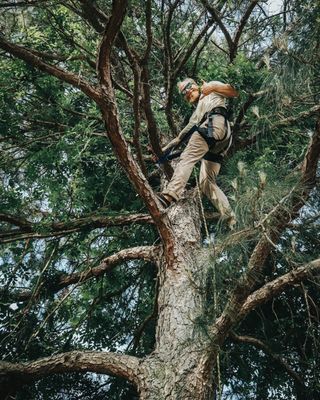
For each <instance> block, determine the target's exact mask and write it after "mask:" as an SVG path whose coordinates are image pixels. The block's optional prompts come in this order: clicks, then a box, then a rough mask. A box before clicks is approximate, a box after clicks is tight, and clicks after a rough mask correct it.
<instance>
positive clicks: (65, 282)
mask: <svg viewBox="0 0 320 400" xmlns="http://www.w3.org/2000/svg"><path fill="white" fill-rule="evenodd" d="M160 249H161V247H159V246H137V247H132V248H130V249H124V250H121V251H119V252H118V253H115V254H113V255H111V256H109V257H106V258H105V259H104V260H102V262H101V263H100V265H98V266H97V267H94V268H90V269H87V270H85V271H82V272H77V273H73V274H70V275H61V276H60V277H59V279H58V281H57V282H56V283H55V284H54V285H52V282H51V285H50V293H57V292H59V291H60V290H61V289H63V288H65V287H67V286H70V285H74V284H76V283H77V284H78V285H79V284H83V283H84V282H87V281H88V280H89V279H92V278H98V277H101V276H103V275H104V274H106V273H108V272H110V271H112V270H113V269H114V268H115V267H116V266H117V265H118V264H120V263H122V262H124V261H128V260H139V259H140V260H146V261H156V260H157V259H158V257H159V253H160ZM49 284H50V282H49ZM43 286H44V287H45V286H46V285H45V284H44V285H43ZM32 293H33V292H32V290H26V289H24V290H16V291H12V292H10V293H8V292H7V291H6V289H4V288H1V287H0V295H1V296H2V297H7V298H8V299H9V300H10V301H26V300H28V299H29V298H30V297H31V296H32Z"/></svg>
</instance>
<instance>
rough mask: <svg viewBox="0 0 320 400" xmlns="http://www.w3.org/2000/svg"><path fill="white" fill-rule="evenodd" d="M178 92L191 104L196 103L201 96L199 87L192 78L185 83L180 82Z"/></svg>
mask: <svg viewBox="0 0 320 400" xmlns="http://www.w3.org/2000/svg"><path fill="white" fill-rule="evenodd" d="M178 90H179V92H180V93H181V94H182V95H183V96H184V97H185V98H186V100H187V101H188V102H189V103H194V102H195V101H197V100H198V98H199V96H200V90H199V86H198V85H197V84H196V82H195V81H194V80H193V79H191V78H187V79H185V80H184V81H182V82H179V83H178Z"/></svg>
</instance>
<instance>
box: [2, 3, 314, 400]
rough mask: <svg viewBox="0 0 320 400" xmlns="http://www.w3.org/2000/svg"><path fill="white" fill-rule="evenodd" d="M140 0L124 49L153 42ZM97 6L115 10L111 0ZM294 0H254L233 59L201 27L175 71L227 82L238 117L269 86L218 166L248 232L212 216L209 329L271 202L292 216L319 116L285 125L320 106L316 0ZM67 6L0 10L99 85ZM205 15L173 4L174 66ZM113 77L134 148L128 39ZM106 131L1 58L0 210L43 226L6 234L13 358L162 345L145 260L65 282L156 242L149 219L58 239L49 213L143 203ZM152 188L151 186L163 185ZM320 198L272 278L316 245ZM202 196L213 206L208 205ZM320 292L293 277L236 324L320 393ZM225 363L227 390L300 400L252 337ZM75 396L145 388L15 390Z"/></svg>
mask: <svg viewBox="0 0 320 400" xmlns="http://www.w3.org/2000/svg"><path fill="white" fill-rule="evenodd" d="M45 3H46V2H45ZM145 3H146V2H143V1H140V0H132V1H131V2H130V7H129V9H128V14H127V16H126V18H125V20H124V23H123V25H122V31H123V33H124V35H125V37H126V39H127V42H128V45H129V46H130V47H131V48H133V49H134V51H135V52H136V53H137V54H139V55H140V56H141V55H142V54H143V53H144V51H145V47H146V31H145V22H146V16H145ZM160 3H161V2H152V35H153V45H152V51H151V53H150V57H149V59H148V67H149V72H150V85H149V88H150V91H151V97H152V109H153V112H154V117H155V120H156V123H157V127H158V129H159V132H160V134H161V137H162V139H163V142H166V141H167V140H168V137H169V136H171V135H172V132H170V128H169V125H168V115H166V112H165V109H166V94H167V93H166V90H167V86H166V85H168V75H167V72H168V70H167V69H166V68H167V67H168V65H167V63H168V60H167V58H166V57H167V56H168V53H167V51H168V49H167V43H166V42H165V39H164V35H165V26H164V23H165V21H166V18H168V15H169V3H170V4H172V2H163V7H164V9H161V4H160ZM66 4H69V5H70V6H71V8H68V7H66V6H65V5H66ZM94 4H96V5H97V6H99V7H100V8H101V11H102V12H104V13H105V14H106V15H109V13H110V8H111V1H109V0H108V1H107V0H99V1H96V2H94ZM219 4H220V5H222V2H217V7H218V6H219ZM287 4H288V7H289V9H290V12H288V15H287V18H288V20H286V21H284V19H283V18H284V17H283V16H281V15H278V16H276V17H270V18H269V17H266V15H265V13H264V12H262V11H261V7H264V3H261V4H259V9H258V8H257V9H255V12H254V13H253V14H252V16H251V18H250V19H249V21H248V25H247V26H246V29H245V31H244V34H243V42H241V46H240V48H239V51H238V54H237V56H236V57H235V59H234V60H233V61H232V63H230V60H229V57H228V55H227V52H228V51H227V44H226V42H225V40H224V37H223V35H222V34H221V32H220V31H219V32H218V33H217V35H216V36H215V35H212V36H210V35H211V31H208V32H207V33H206V35H205V37H204V42H200V44H199V46H197V47H196V49H195V51H194V52H193V53H192V54H191V55H190V57H189V59H188V60H187V62H186V64H185V65H183V66H182V68H181V69H180V70H179V73H178V76H176V77H175V78H174V82H170V84H172V85H173V86H174V85H175V84H176V80H178V79H183V78H184V77H186V76H189V75H192V76H193V77H194V78H195V79H197V80H199V81H200V80H201V79H204V80H206V81H210V80H219V81H222V82H225V83H230V84H232V85H234V86H235V87H236V88H237V89H238V90H239V93H240V96H239V98H237V99H235V100H233V101H231V102H229V106H230V108H231V109H232V111H233V115H234V117H236V116H237V115H238V113H239V112H240V110H241V109H242V106H243V105H244V104H245V102H246V101H247V100H248V99H250V95H251V94H253V93H256V92H259V91H264V92H265V94H264V95H263V96H261V97H257V98H256V100H255V101H254V103H253V106H252V107H250V108H249V109H248V110H247V111H246V113H245V124H244V125H243V126H242V127H241V128H242V129H241V130H240V132H239V134H238V137H237V138H236V139H237V140H238V141H241V140H245V139H247V138H250V137H252V136H253V137H255V138H256V142H255V143H256V144H255V145H254V146H250V147H246V148H245V149H244V150H238V151H237V152H235V153H233V154H230V156H229V157H228V159H227V160H226V162H225V163H224V165H223V167H222V170H221V173H220V175H219V177H218V184H219V186H221V188H222V189H223V190H224V191H225V193H226V194H227V195H228V198H229V199H230V202H231V205H232V207H233V209H234V210H235V213H236V215H237V220H238V225H237V230H239V231H241V230H243V231H250V232H253V234H252V235H250V236H248V237H247V236H244V237H243V238H242V239H241V240H238V241H232V240H230V233H229V232H227V231H226V229H225V227H224V226H223V224H220V223H219V224H218V225H217V224H216V223H212V224H211V225H210V224H209V231H210V234H211V235H212V237H214V239H215V241H216V243H217V244H218V245H224V246H225V247H224V251H223V252H222V253H221V256H220V257H219V258H218V259H215V260H212V265H211V266H210V269H209V273H208V276H207V284H206V292H207V304H206V315H205V318H203V319H201V321H200V323H201V324H206V323H208V322H212V321H213V319H214V317H215V316H217V315H218V313H219V312H220V311H221V310H222V309H223V307H224V305H225V302H226V300H227V298H228V295H229V293H230V288H231V287H232V286H233V285H234V284H235V282H236V281H237V279H238V278H239V276H240V275H241V273H242V272H244V271H245V270H246V267H247V264H248V260H249V257H250V254H251V252H252V249H253V246H254V244H255V243H256V242H257V240H258V239H259V238H261V237H262V235H263V232H264V229H265V228H268V227H269V226H270V223H271V222H272V218H273V213H274V210H278V211H279V210H280V211H281V212H283V213H286V212H287V211H288V209H289V207H290V201H291V198H290V196H289V194H290V192H291V190H292V188H293V187H295V186H297V185H298V182H299V176H300V175H299V168H300V163H301V161H302V159H303V156H304V154H305V150H306V148H307V145H308V142H309V138H310V135H311V133H312V132H313V130H314V118H313V117H309V118H301V119H298V120H297V121H296V122H295V123H294V124H289V125H285V124H283V125H280V124H278V125H277V123H278V122H279V121H281V120H283V119H285V118H289V117H296V116H297V115H298V114H299V113H300V112H302V111H308V110H309V109H310V108H311V107H312V106H314V105H315V104H318V100H319V93H320V91H319V78H318V76H317V71H318V70H319V58H318V50H319V49H318V46H319V43H318V40H319V5H318V4H317V3H316V2H312V1H311V0H310V1H309V0H308V1H304V2H299V1H291V0H290V1H289V2H287ZM223 5H224V7H225V9H223V10H225V11H226V12H227V14H226V16H225V18H226V19H225V21H227V22H226V24H227V27H228V29H229V30H230V31H233V32H235V30H236V29H237V27H238V26H239V21H240V18H241V15H243V12H244V11H245V9H246V7H247V5H248V2H247V1H245V2H240V1H239V2H231V1H228V2H224V3H223ZM73 7H78V5H77V6H75V3H74V2H69V1H66V2H64V4H62V3H60V2H54V3H53V2H48V3H46V4H44V3H43V2H42V3H41V5H39V6H37V5H34V6H33V7H25V8H19V7H14V8H6V9H4V8H3V9H1V10H4V11H3V13H2V15H1V16H0V24H1V29H2V26H3V27H4V28H3V31H4V34H5V36H6V37H7V38H8V39H10V40H11V41H12V42H14V43H19V44H20V45H24V46H26V47H28V48H32V49H33V50H35V51H37V52H42V53H47V54H46V55H45V56H44V59H45V60H46V61H47V62H48V63H51V64H53V65H56V66H58V67H60V68H63V69H65V70H68V71H70V72H73V73H74V74H76V75H77V76H78V77H79V78H84V79H86V80H87V81H88V82H90V83H91V84H92V85H96V84H97V82H98V79H97V74H96V70H95V60H96V57H97V48H98V45H99V41H100V39H101V37H100V35H99V34H98V33H97V32H96V31H95V30H94V29H93V27H92V26H90V21H88V20H87V21H85V20H83V19H82V18H81V16H80V15H79V13H75V12H73V10H74V8H73ZM76 10H78V8H76ZM202 11H203V8H202V5H201V4H200V2H197V1H195V2H191V1H185V2H180V3H179V7H178V8H177V10H176V11H175V12H174V13H173V14H172V26H171V33H174V35H172V34H171V36H170V35H169V36H170V43H171V53H172V55H173V59H174V60H175V61H176V62H178V61H179V60H180V59H181V55H182V54H183V50H184V49H186V48H187V47H188V46H189V45H190V43H191V42H192V40H194V39H195V37H196V35H197V34H198V33H199V32H200V31H201V29H202V28H203V25H204V23H206V21H207V20H206V18H207V17H206V16H204V15H203V13H202ZM80 14H81V13H80ZM296 18H298V23H297V26H296V28H295V30H294V31H293V33H292V34H291V35H290V37H289V38H288V39H283V40H282V41H281V42H275V41H274V39H275V37H278V36H279V35H280V36H281V32H282V31H283V30H284V29H285V25H286V24H287V23H290V22H291V21H292V20H295V19H296ZM193 26H195V27H196V28H195V30H192V29H193ZM215 41H216V42H218V43H215ZM203 43H205V46H203V47H202V51H199V50H200V48H201V46H202V44H203ZM272 43H277V46H278V51H277V53H276V54H275V55H274V56H273V57H272V59H270V58H268V57H265V65H264V67H263V68H260V69H257V68H256V64H257V62H258V61H259V60H260V59H261V56H262V55H263V53H264V49H265V48H266V47H267V46H269V45H270V44H272ZM217 44H218V45H219V46H220V49H219V48H218V47H217V46H216V45H217ZM221 48H222V49H223V51H221ZM279 49H280V50H279ZM53 55H54V56H55V57H53V58H52V57H50V56H53ZM2 56H3V57H2ZM173 69H174V68H173ZM169 72H170V71H169ZM171 72H172V71H171ZM112 76H113V79H114V82H115V83H117V84H120V88H119V87H118V86H116V85H115V94H116V99H117V107H118V109H119V115H120V122H121V127H122V130H123V132H124V135H125V137H126V139H127V140H128V141H129V142H130V143H132V140H133V131H134V115H133V109H132V98H131V97H128V96H127V95H126V94H125V93H124V91H123V90H121V86H122V87H123V88H125V89H126V90H127V91H129V92H131V93H132V91H133V88H134V79H133V73H132V70H131V68H130V67H129V62H128V59H127V57H126V56H125V54H124V52H123V51H122V50H119V49H115V50H114V51H113V66H112ZM141 100H143V99H142V98H141ZM172 100H173V106H172V110H170V111H171V112H172V115H173V116H174V118H175V122H176V124H177V126H180V125H181V126H183V125H184V123H185V120H186V119H188V118H186V117H188V116H190V114H191V113H192V107H190V106H189V105H188V104H186V102H185V101H184V99H183V98H181V96H179V95H178V93H177V90H176V89H175V90H174V92H173V98H172ZM141 114H143V113H141ZM140 128H141V129H140V142H141V147H142V151H143V154H144V155H145V156H149V155H150V154H149V153H148V147H147V146H148V145H149V140H148V132H147V124H146V121H145V120H144V116H143V115H141V126H140ZM104 132H105V127H104V124H103V121H102V118H101V114H100V110H99V109H98V107H97V106H96V105H95V104H94V103H93V102H92V101H90V100H89V99H88V98H87V97H86V96H85V95H84V94H83V93H82V92H80V90H78V89H75V88H72V87H71V86H70V85H67V84H65V83H62V82H61V81H59V80H58V79H56V78H54V77H52V76H49V75H48V74H46V73H44V72H39V71H38V70H36V69H35V68H33V67H31V66H29V65H28V64H26V63H24V62H22V61H19V60H18V59H17V58H14V57H9V56H8V55H7V54H4V53H3V54H1V57H0V153H1V159H0V175H1V181H2V184H1V186H0V199H1V202H0V213H3V214H9V215H12V216H16V217H19V218H21V219H27V220H29V221H30V222H32V223H34V224H36V233H37V234H38V235H41V236H49V237H44V238H41V239H30V240H29V239H28V240H25V238H24V237H23V235H24V233H25V231H24V228H23V227H19V226H16V225H14V224H11V223H9V222H5V221H1V234H2V233H3V234H4V235H6V234H7V233H8V231H9V230H14V231H15V232H20V234H21V236H22V237H21V239H20V240H15V241H10V240H8V242H5V243H4V246H3V247H2V248H1V249H0V265H1V274H0V287H1V288H4V291H3V292H1V294H2V298H1V301H0V324H1V326H0V351H1V354H2V356H3V359H4V360H6V361H15V362H18V361H22V360H23V361H25V360H32V359H37V358H39V357H42V356H48V355H51V354H53V353H58V352H62V351H69V350H73V349H94V350H110V351H114V350H116V351H118V350H121V351H124V352H127V353H129V354H132V355H137V356H145V355H148V354H150V352H151V351H152V350H153V349H154V345H155V324H156V316H155V315H154V308H155V301H156V296H157V293H156V287H155V282H156V280H157V271H155V269H154V266H153V265H151V264H150V263H147V262H142V261H130V262H123V263H122V264H121V265H119V266H118V267H117V268H115V269H114V270H112V271H109V272H108V273H107V274H105V275H104V276H102V277H99V278H94V279H91V280H89V281H87V282H86V283H84V284H81V285H77V284H75V285H73V286H70V287H67V288H65V289H63V290H59V291H57V287H58V284H59V282H60V280H61V278H62V277H64V276H65V275H70V274H73V273H85V272H87V271H88V270H90V269H91V268H94V267H97V266H99V265H100V264H101V262H102V260H103V259H104V258H106V257H107V256H109V255H112V254H114V253H116V252H118V251H120V250H122V249H125V248H130V247H133V246H138V245H152V244H154V243H158V240H159V239H158V234H157V232H156V231H155V229H154V228H153V227H150V226H147V225H141V226H139V225H132V226H130V227H125V228H124V227H116V226H115V227H110V228H107V229H105V228H94V229H93V228H92V227H91V226H89V227H87V228H85V229H81V230H80V232H75V233H72V234H68V235H65V236H63V235H61V237H59V236H58V237H50V232H51V231H52V223H57V222H59V223H61V222H64V223H70V221H73V220H75V219H77V218H81V217H83V218H86V217H90V216H96V217H98V216H99V217H103V216H108V217H112V216H118V215H130V214H134V213H140V212H142V213H144V212H146V208H145V206H144V205H143V203H142V201H141V199H140V198H139V197H138V196H137V195H136V193H135V191H134V188H133V187H132V185H131V184H130V182H129V181H128V179H127V177H126V175H125V173H124V171H123V170H122V168H121V167H120V165H119V163H118V161H117V160H116V158H115V155H114V153H113V150H112V147H111V144H110V142H109V140H108V139H107V138H106V136H104ZM132 147H133V146H132ZM132 150H133V153H135V149H134V148H133V149H132ZM146 165H147V169H148V173H150V174H151V173H153V172H154V170H155V167H154V163H153V162H150V161H147V162H146ZM192 184H193V183H192ZM154 189H158V187H156V186H155V185H154ZM319 198H320V196H319V188H316V189H315V190H314V191H313V193H312V196H311V198H310V200H309V202H308V203H307V204H306V205H305V207H304V208H303V210H302V213H301V215H300V216H299V218H297V219H296V220H295V221H292V222H293V225H292V226H291V227H290V228H288V229H287V230H286V231H285V232H284V233H283V235H282V237H281V240H280V242H279V243H278V244H277V245H276V246H275V248H274V249H273V252H272V256H270V259H268V261H267V274H266V279H268V280H271V279H275V278H277V277H278V276H280V274H284V273H286V272H288V271H290V270H291V269H292V268H293V267H294V266H296V265H300V264H304V263H306V262H308V261H310V260H312V259H314V258H316V257H318V256H319V254H318V249H319V233H318V230H319V209H320V202H319ZM283 199H284V200H283ZM204 205H205V208H206V210H210V211H211V210H212V205H211V204H209V203H208V202H207V201H206V200H204ZM268 216H269V217H268ZM20 228H21V229H20ZM318 288H319V282H318V281H317V280H316V279H314V278H313V277H310V279H309V280H308V281H307V282H306V283H305V284H304V286H299V287H295V288H294V289H293V290H292V291H289V292H288V294H283V295H281V296H280V297H279V298H278V299H277V300H275V301H274V302H270V303H268V304H265V305H264V306H262V307H260V308H259V309H258V310H257V311H256V312H255V313H252V314H250V315H249V316H248V317H247V318H246V319H245V320H244V321H243V322H242V323H241V325H240V327H239V330H238V333H239V334H242V335H252V336H254V337H256V338H258V339H260V340H262V341H263V342H266V343H267V344H268V346H269V347H270V349H271V350H272V351H273V352H275V353H278V354H280V355H282V356H283V357H284V358H287V359H288V362H289V363H290V365H291V366H292V368H293V369H294V370H295V371H296V372H297V373H299V374H301V376H303V377H305V380H306V384H307V386H308V387H309V388H310V391H309V394H310V393H316V392H317V390H318V391H319V379H320V377H319V372H318V370H317V365H319V354H320V353H319V333H318V329H317V328H318V324H319V315H318V309H317V306H318V303H317V301H316V299H317V297H318ZM20 289H24V290H28V291H31V294H32V296H31V298H29V299H28V300H27V301H13V300H11V297H10V294H11V293H12V292H15V291H19V290H20ZM215 297H216V299H217V307H216V306H215V304H214V299H215ZM306 299H307V300H306ZM146 321H147V322H146ZM145 322H146V323H145ZM144 323H145V329H144V331H143V332H142V334H141V335H140V331H139V328H140V327H141V326H142V325H143V324H144ZM221 360H222V365H221V372H222V381H223V383H224V392H223V398H224V399H227V398H231V397H232V398H239V399H266V398H270V396H272V398H274V399H282V398H286V399H291V398H297V399H299V400H301V399H302V398H304V397H303V395H301V393H300V392H299V388H297V387H296V386H295V385H294V384H293V383H292V378H290V377H288V375H287V374H286V372H285V371H284V369H283V368H282V367H281V366H279V365H278V364H276V363H273V362H270V358H269V356H267V355H265V354H262V353H261V352H259V351H257V349H254V348H252V347H250V346H249V345H247V344H241V345H235V344H233V343H229V342H228V344H227V346H226V348H224V349H223V351H222V352H221ZM270 393H271V395H270ZM299 393H300V397H299ZM67 397H68V398H70V399H71V398H72V399H76V398H82V399H92V398H94V399H97V400H99V399H102V398H108V399H114V400H117V399H120V398H121V399H122V400H125V399H128V400H129V399H130V400H133V399H136V398H137V394H136V392H135V390H134V388H132V387H131V386H130V385H126V384H124V383H123V382H122V381H121V380H120V379H118V378H114V377H108V378H101V377H98V376H96V375H94V374H87V375H83V374H81V375H80V374H68V375H63V376H62V375H56V376H52V377H48V378H45V379H42V380H40V381H38V382H37V383H35V384H34V385H31V386H30V385H29V386H26V387H23V388H22V389H21V391H20V392H19V393H18V395H17V399H21V400H22V399H23V400H24V399H26V400H27V399H39V400H40V399H48V398H52V399H57V400H58V399H63V398H67ZM309 397H310V396H309ZM305 398H306V397H305ZM315 398H316V397H315Z"/></svg>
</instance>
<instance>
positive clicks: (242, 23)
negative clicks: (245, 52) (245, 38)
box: [233, 0, 259, 58]
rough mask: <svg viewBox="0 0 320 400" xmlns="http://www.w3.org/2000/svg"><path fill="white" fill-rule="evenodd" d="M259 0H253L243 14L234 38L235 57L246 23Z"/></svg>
mask: <svg viewBox="0 0 320 400" xmlns="http://www.w3.org/2000/svg"><path fill="white" fill-rule="evenodd" d="M258 2H259V0H252V1H251V3H250V4H249V6H248V8H247V10H246V12H245V13H244V14H243V16H242V18H241V20H240V23H239V26H238V29H237V31H236V33H235V36H234V40H233V46H234V50H233V53H234V54H233V58H234V57H235V55H236V53H237V49H238V45H239V40H240V38H241V35H242V32H243V29H244V28H245V26H246V23H247V22H248V19H249V17H250V15H251V13H252V11H253V9H254V8H255V6H256V5H257V3H258Z"/></svg>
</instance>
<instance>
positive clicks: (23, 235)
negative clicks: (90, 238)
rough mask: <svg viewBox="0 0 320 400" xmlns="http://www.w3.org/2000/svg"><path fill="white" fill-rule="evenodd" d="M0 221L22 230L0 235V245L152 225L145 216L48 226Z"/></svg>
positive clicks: (96, 218)
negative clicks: (126, 226) (116, 227)
mask: <svg viewBox="0 0 320 400" xmlns="http://www.w3.org/2000/svg"><path fill="white" fill-rule="evenodd" d="M0 220H2V221H6V222H10V223H12V224H15V225H18V226H20V227H21V228H23V229H14V230H9V231H4V232H1V233H0V243H9V242H13V241H16V240H22V239H27V238H35V239H43V238H46V237H54V236H66V235H70V234H72V233H75V232H80V231H81V230H88V229H92V230H93V229H97V228H107V227H112V226H123V225H128V224H132V223H138V224H152V223H153V221H152V218H151V217H150V216H149V215H147V214H130V215H119V216H114V217H106V216H95V215H93V216H88V217H83V218H78V219H74V220H71V221H67V222H54V223H51V224H48V225H44V224H43V222H42V223H41V224H37V223H31V222H29V221H27V220H24V219H21V218H17V217H14V216H11V215H7V214H0Z"/></svg>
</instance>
